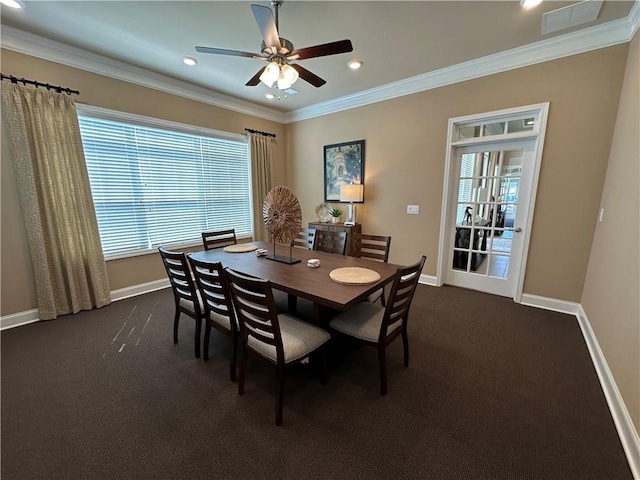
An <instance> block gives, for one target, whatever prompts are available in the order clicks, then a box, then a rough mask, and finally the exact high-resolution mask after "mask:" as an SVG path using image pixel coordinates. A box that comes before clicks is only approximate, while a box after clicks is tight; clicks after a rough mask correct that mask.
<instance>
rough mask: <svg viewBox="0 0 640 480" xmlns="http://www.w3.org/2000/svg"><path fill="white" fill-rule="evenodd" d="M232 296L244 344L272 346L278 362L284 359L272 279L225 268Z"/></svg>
mask: <svg viewBox="0 0 640 480" xmlns="http://www.w3.org/2000/svg"><path fill="white" fill-rule="evenodd" d="M225 272H226V274H227V279H228V281H229V287H230V290H231V298H232V299H233V304H234V307H235V309H236V315H237V316H238V320H239V321H240V334H241V336H242V339H243V345H249V346H251V342H250V339H253V340H254V341H257V342H261V343H264V344H267V345H269V346H272V347H275V349H276V355H277V358H278V362H284V349H283V346H282V337H281V335H280V325H279V323H278V313H277V309H276V304H275V301H274V299H273V292H272V290H271V282H269V280H263V279H260V278H256V277H253V276H250V275H246V274H244V273H240V272H237V271H235V270H231V269H229V268H227V269H226V270H225Z"/></svg>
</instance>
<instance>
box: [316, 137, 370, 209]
mask: <svg viewBox="0 0 640 480" xmlns="http://www.w3.org/2000/svg"><path fill="white" fill-rule="evenodd" d="M351 183H359V184H363V183H364V140H356V141H353V142H345V143H337V144H335V145H325V146H324V201H325V202H333V203H336V202H337V203H340V186H341V185H349V184H351ZM342 203H344V202H342ZM355 203H362V202H355Z"/></svg>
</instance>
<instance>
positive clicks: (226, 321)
mask: <svg viewBox="0 0 640 480" xmlns="http://www.w3.org/2000/svg"><path fill="white" fill-rule="evenodd" d="M187 258H188V259H189V263H190V264H191V270H192V271H193V276H194V277H195V280H196V285H197V287H198V292H199V293H200V298H201V299H202V304H203V307H204V318H205V320H206V323H205V330H204V347H203V348H204V353H203V357H204V361H205V362H207V361H209V340H210V338H211V329H212V328H214V329H216V330H217V331H219V332H222V333H224V334H225V335H228V336H229V337H231V355H230V359H229V378H230V379H231V381H232V382H233V381H235V379H236V362H237V360H236V358H237V351H238V338H239V336H240V335H239V326H238V320H237V318H236V314H235V310H234V308H233V301H232V300H231V291H230V290H229V284H228V282H227V275H226V274H225V272H224V267H223V266H222V263H220V262H203V261H199V260H195V259H194V258H193V257H191V255H187Z"/></svg>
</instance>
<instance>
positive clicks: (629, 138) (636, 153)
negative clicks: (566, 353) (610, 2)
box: [581, 34, 640, 431]
mask: <svg viewBox="0 0 640 480" xmlns="http://www.w3.org/2000/svg"><path fill="white" fill-rule="evenodd" d="M639 190H640V35H638V34H636V36H635V38H634V40H633V42H632V44H631V47H630V49H629V56H628V59H627V68H626V74H625V78H624V84H623V87H622V94H621V97H620V107H619V109H618V117H617V120H616V127H615V132H614V137H613V145H612V148H611V155H610V157H609V165H608V167H607V174H606V180H605V184H604V191H603V194H602V199H601V207H602V208H604V216H603V221H602V222H600V223H597V226H596V230H595V235H594V237H593V246H592V249H591V258H590V260H589V268H588V270H587V278H586V281H585V286H584V292H583V294H582V301H581V303H582V306H583V308H584V311H585V313H586V314H587V318H588V319H589V322H590V323H591V326H592V328H593V330H594V332H595V334H596V337H597V338H598V343H599V344H600V347H601V349H602V351H603V353H604V355H605V357H606V359H607V363H608V365H609V368H610V369H611V372H612V373H613V376H614V377H615V380H616V384H617V385H618V388H619V390H620V393H621V394H622V397H623V399H624V402H625V405H626V407H627V409H628V410H629V413H630V415H631V418H632V420H633V422H634V424H635V426H636V430H638V431H640V194H639V193H638V192H639Z"/></svg>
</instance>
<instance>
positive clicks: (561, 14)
mask: <svg viewBox="0 0 640 480" xmlns="http://www.w3.org/2000/svg"><path fill="white" fill-rule="evenodd" d="M601 7H602V0H585V1H584V2H580V3H576V4H574V5H569V6H567V7H562V8H559V9H557V10H553V11H551V12H547V13H545V14H544V15H542V33H543V34H545V33H551V32H557V31H558V30H563V29H565V28H569V27H575V26H576V25H582V24H583V23H587V22H592V21H594V20H595V19H596V18H598V14H599V13H600V8H601Z"/></svg>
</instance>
